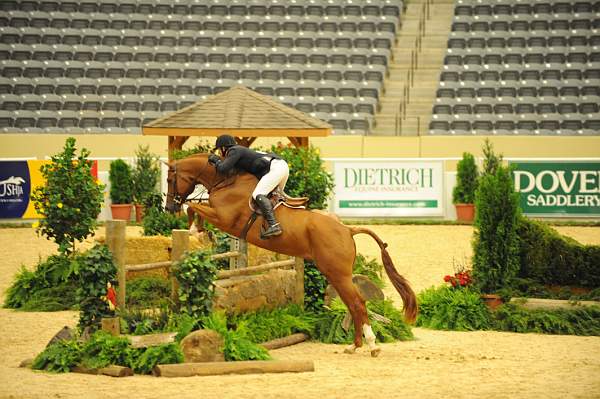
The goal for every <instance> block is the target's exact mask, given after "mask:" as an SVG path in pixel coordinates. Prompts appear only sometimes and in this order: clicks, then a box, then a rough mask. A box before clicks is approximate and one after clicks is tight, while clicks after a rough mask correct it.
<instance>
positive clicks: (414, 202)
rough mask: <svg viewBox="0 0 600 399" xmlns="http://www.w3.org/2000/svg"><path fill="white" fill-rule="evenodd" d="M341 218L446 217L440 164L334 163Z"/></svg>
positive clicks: (338, 212)
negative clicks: (444, 215) (444, 214)
mask: <svg viewBox="0 0 600 399" xmlns="http://www.w3.org/2000/svg"><path fill="white" fill-rule="evenodd" d="M334 178H335V189H334V190H335V204H334V211H335V213H336V214H337V215H338V216H342V217H345V216H357V217H385V216H389V217H401V216H413V217H419V216H442V215H443V165H442V162H441V161H379V160H377V161H370V160H357V161H354V162H348V161H335V164H334Z"/></svg>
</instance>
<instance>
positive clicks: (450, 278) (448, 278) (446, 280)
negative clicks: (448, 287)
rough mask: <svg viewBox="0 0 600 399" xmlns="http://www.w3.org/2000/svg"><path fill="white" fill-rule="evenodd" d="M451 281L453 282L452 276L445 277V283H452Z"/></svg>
mask: <svg viewBox="0 0 600 399" xmlns="http://www.w3.org/2000/svg"><path fill="white" fill-rule="evenodd" d="M450 280H452V276H450V275H446V276H444V281H445V282H448V281H450Z"/></svg>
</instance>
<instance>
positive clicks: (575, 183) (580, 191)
mask: <svg viewBox="0 0 600 399" xmlns="http://www.w3.org/2000/svg"><path fill="white" fill-rule="evenodd" d="M510 165H512V166H513V167H514V171H513V176H514V182H515V190H516V191H518V192H519V193H520V194H521V199H520V201H521V209H522V210H523V213H524V214H526V215H532V216H600V162H579V161H572V162H571V161H554V162H549V161H513V162H510Z"/></svg>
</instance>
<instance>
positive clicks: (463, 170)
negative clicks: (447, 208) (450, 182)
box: [452, 152, 478, 222]
mask: <svg viewBox="0 0 600 399" xmlns="http://www.w3.org/2000/svg"><path fill="white" fill-rule="evenodd" d="M477 179H478V172H477V164H476V163H475V157H474V156H473V154H469V153H468V152H464V153H463V157H462V159H461V160H460V161H459V162H458V165H457V175H456V186H454V190H452V203H453V204H454V206H455V207H456V218H457V219H458V220H459V221H462V222H473V218H474V216H475V205H474V203H475V190H476V189H477Z"/></svg>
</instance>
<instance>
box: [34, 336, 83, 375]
mask: <svg viewBox="0 0 600 399" xmlns="http://www.w3.org/2000/svg"><path fill="white" fill-rule="evenodd" d="M80 359H81V345H80V344H79V343H78V342H77V341H64V340H63V341H58V342H56V343H54V344H52V345H50V346H48V347H47V348H46V349H44V351H43V352H42V353H40V354H39V355H37V356H36V358H35V359H34V360H33V364H32V366H31V367H32V368H33V369H34V370H47V371H51V372H55V373H67V372H69V371H71V369H72V368H73V367H75V365H77V363H79V360H80Z"/></svg>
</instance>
